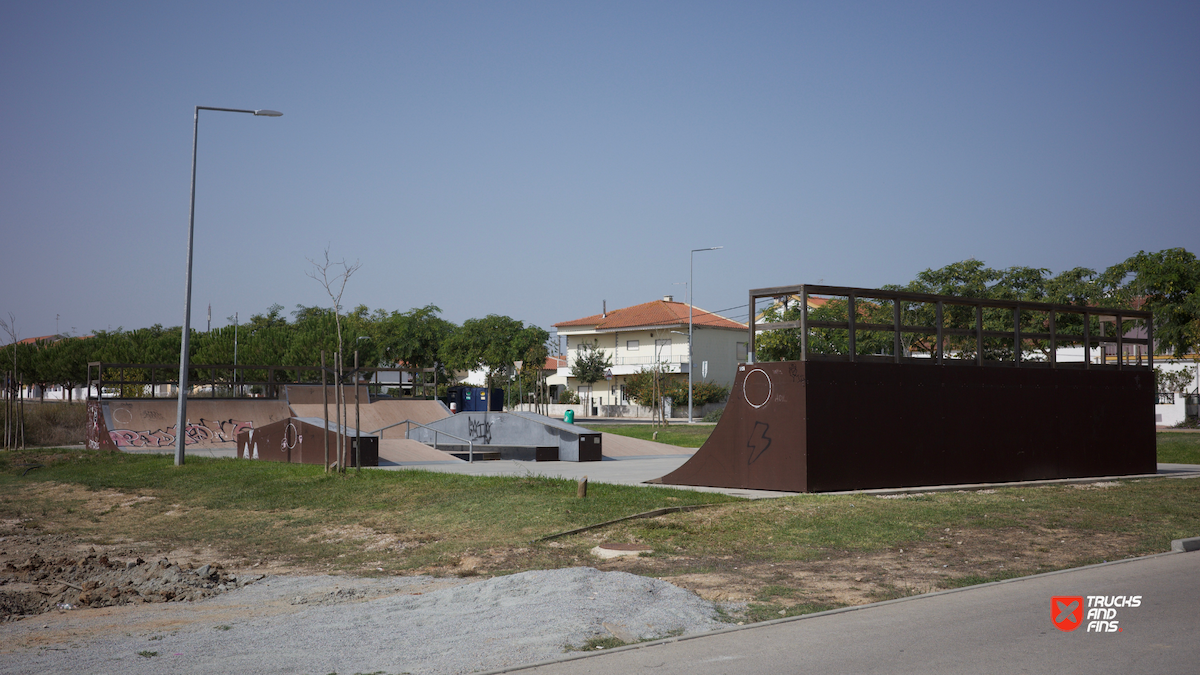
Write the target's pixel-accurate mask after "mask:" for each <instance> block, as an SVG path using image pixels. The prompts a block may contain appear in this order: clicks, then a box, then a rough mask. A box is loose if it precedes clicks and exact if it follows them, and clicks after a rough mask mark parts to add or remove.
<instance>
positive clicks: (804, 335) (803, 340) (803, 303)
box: [800, 286, 808, 361]
mask: <svg viewBox="0 0 1200 675" xmlns="http://www.w3.org/2000/svg"><path fill="white" fill-rule="evenodd" d="M800 360H801V361H807V360H808V287H807V286H801V287H800Z"/></svg>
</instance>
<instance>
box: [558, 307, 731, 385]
mask: <svg viewBox="0 0 1200 675" xmlns="http://www.w3.org/2000/svg"><path fill="white" fill-rule="evenodd" d="M554 327H555V328H556V329H557V330H558V334H559V335H560V336H565V337H566V339H567V345H566V347H567V362H566V363H565V364H563V366H562V367H561V368H559V371H558V375H559V376H560V377H565V378H566V383H567V387H568V388H569V389H570V390H571V391H575V392H576V393H578V394H579V400H580V403H584V404H586V403H588V402H589V401H590V402H592V403H593V404H594V405H597V406H613V405H630V404H631V403H632V402H631V401H629V399H628V398H627V397H626V396H625V392H624V381H625V377H626V376H628V375H632V374H634V373H636V372H638V371H639V370H642V369H643V368H646V369H649V368H651V367H653V365H654V364H655V363H661V364H664V368H663V369H664V371H665V372H671V373H678V374H680V375H682V376H683V377H684V378H685V379H686V377H687V374H688V355H689V354H688V306H687V304H686V303H682V302H675V299H674V298H673V297H672V296H670V295H668V296H664V297H663V299H662V300H655V301H653V302H645V303H642V304H640V305H634V306H632V307H625V308H623V309H614V310H612V311H611V312H603V313H600V314H595V315H592V316H586V317H583V318H582V319H574V320H572V321H562V322H560V323H556V324H554ZM692 327H693V345H694V355H693V356H692V363H693V365H694V367H695V371H694V372H693V373H692V380H693V381H694V382H701V381H709V382H713V383H716V384H719V385H721V386H724V387H732V385H733V379H734V374H735V373H736V371H737V365H738V364H739V363H745V362H746V347H747V342H748V340H747V334H746V330H747V327H746V324H744V323H738V322H737V321H733V320H731V319H726V318H725V317H723V316H718V315H716V314H713V313H712V312H709V311H707V310H704V309H700V308H699V307H693V308H692ZM594 342H598V343H599V348H600V349H601V350H602V351H603V352H604V353H605V354H607V355H608V356H609V357H610V358H611V360H612V364H613V365H612V368H611V372H612V379H611V380H601V381H599V382H596V383H595V384H594V385H591V387H589V386H588V385H585V384H583V383H581V382H578V381H577V380H576V379H575V378H573V377H571V366H572V365H573V364H574V360H575V358H576V357H577V356H578V354H579V350H580V349H581V347H582V345H585V344H586V345H591V344H593V343H594ZM706 363H707V368H706V366H705V364H706ZM685 407H686V406H685Z"/></svg>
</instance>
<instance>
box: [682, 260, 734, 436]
mask: <svg viewBox="0 0 1200 675" xmlns="http://www.w3.org/2000/svg"><path fill="white" fill-rule="evenodd" d="M722 248H725V247H724V246H713V247H711V248H694V249H692V252H691V253H689V254H688V286H687V287H688V289H689V290H688V295H689V297H688V424H693V423H694V422H693V420H692V370H693V369H694V368H695V363H694V361H693V359H692V306H693V305H695V304H696V303H695V300H696V284H695V283H694V282H693V280H692V269H693V268H694V267H695V266H696V262H695V261H696V254H697V253H698V252H700V251H716V250H718V249H722Z"/></svg>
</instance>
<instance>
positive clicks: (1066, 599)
mask: <svg viewBox="0 0 1200 675" xmlns="http://www.w3.org/2000/svg"><path fill="white" fill-rule="evenodd" d="M1050 618H1051V619H1053V620H1054V627H1055V628H1057V629H1059V630H1062V631H1067V632H1070V631H1073V630H1075V629H1076V628H1079V624H1080V623H1082V622H1083V596H1081V595H1058V596H1054V597H1052V598H1050Z"/></svg>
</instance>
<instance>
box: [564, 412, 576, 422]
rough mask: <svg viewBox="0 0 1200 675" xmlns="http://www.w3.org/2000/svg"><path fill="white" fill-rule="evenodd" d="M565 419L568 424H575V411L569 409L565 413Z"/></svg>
mask: <svg viewBox="0 0 1200 675" xmlns="http://www.w3.org/2000/svg"><path fill="white" fill-rule="evenodd" d="M563 421H564V422H566V423H567V424H575V411H574V410H568V411H567V412H565V413H563Z"/></svg>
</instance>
